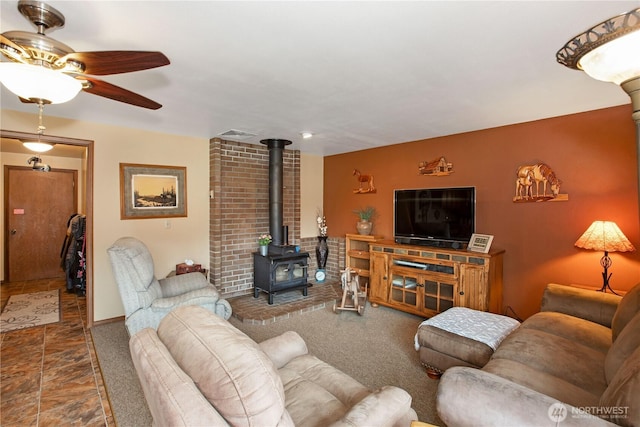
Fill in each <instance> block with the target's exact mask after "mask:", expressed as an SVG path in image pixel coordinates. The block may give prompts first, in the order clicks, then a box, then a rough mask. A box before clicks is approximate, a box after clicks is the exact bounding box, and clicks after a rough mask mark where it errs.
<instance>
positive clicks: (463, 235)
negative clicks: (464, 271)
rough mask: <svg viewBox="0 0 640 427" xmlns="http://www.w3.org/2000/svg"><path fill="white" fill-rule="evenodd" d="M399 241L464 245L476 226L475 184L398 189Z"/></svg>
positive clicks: (395, 220)
mask: <svg viewBox="0 0 640 427" xmlns="http://www.w3.org/2000/svg"><path fill="white" fill-rule="evenodd" d="M393 205H394V208H393V214H394V215H393V224H394V229H393V234H394V239H395V241H396V243H401V244H409V245H425V246H438V247H450V248H463V247H465V246H466V244H467V243H468V242H469V239H470V238H471V235H472V234H473V233H474V232H475V229H476V189H475V187H451V188H422V189H411V190H395V192H394V201H393Z"/></svg>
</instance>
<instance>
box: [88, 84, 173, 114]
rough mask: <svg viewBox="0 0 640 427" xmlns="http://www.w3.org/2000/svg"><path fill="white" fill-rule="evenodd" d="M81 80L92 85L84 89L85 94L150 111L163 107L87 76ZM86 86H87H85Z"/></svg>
mask: <svg viewBox="0 0 640 427" xmlns="http://www.w3.org/2000/svg"><path fill="white" fill-rule="evenodd" d="M80 79H81V80H86V81H88V82H89V83H90V84H89V85H88V86H89V87H86V88H83V90H84V91H85V92H89V93H91V94H93V95H98V96H103V97H105V98H109V99H113V100H115V101H120V102H124V103H125V104H130V105H135V106H137V107H142V108H148V109H150V110H157V109H158V108H160V107H162V105H161V104H158V103H157V102H155V101H152V100H150V99H149V98H145V97H144V96H142V95H138V94H137V93H134V92H131V91H129V90H127V89H123V88H121V87H119V86H116V85H112V84H111V83H107V82H105V81H103V80H98V79H94V78H91V77H87V76H82V77H81V78H80ZM85 86H86V85H85Z"/></svg>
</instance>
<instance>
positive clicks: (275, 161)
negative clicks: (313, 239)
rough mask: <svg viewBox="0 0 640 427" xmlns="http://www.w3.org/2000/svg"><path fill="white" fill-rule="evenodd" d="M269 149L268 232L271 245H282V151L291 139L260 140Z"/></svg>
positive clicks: (283, 242)
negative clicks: (271, 240) (271, 239)
mask: <svg viewBox="0 0 640 427" xmlns="http://www.w3.org/2000/svg"><path fill="white" fill-rule="evenodd" d="M260 143H261V144H264V145H266V146H267V148H268V149H269V234H271V237H272V238H273V242H272V243H273V245H276V246H282V245H283V244H285V243H288V242H285V241H284V239H283V234H284V230H283V224H282V223H283V222H284V218H283V217H284V213H283V212H284V206H283V196H282V193H283V188H284V181H283V178H282V175H283V169H284V168H283V160H282V158H283V152H284V147H285V146H286V145H289V144H291V141H289V140H286V139H263V140H262V141H260Z"/></svg>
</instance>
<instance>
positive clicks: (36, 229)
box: [5, 166, 77, 282]
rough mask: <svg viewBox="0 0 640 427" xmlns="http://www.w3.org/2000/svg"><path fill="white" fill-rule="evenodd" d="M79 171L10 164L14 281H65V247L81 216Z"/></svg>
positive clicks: (10, 270) (10, 269)
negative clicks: (71, 224) (70, 225)
mask: <svg viewBox="0 0 640 427" xmlns="http://www.w3.org/2000/svg"><path fill="white" fill-rule="evenodd" d="M76 181H77V171H74V170H61V169H56V170H52V171H49V172H41V171H35V170H33V169H31V168H24V167H17V166H5V189H6V191H5V207H6V208H5V209H6V211H5V223H6V224H7V228H6V239H7V243H6V246H5V248H6V251H7V256H6V261H7V267H6V275H5V277H6V278H7V279H8V280H9V281H12V282H17V281H26V280H37V279H48V278H55V277H64V272H63V270H62V268H61V267H60V249H61V247H62V244H63V242H64V239H65V236H66V233H67V221H68V220H69V217H71V215H72V214H74V213H76V212H77V192H76V190H75V188H76Z"/></svg>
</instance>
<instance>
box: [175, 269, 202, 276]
mask: <svg viewBox="0 0 640 427" xmlns="http://www.w3.org/2000/svg"><path fill="white" fill-rule="evenodd" d="M192 273H195V271H193V272H192ZM200 273H202V274H204V277H207V269H206V268H203V269H202V270H200ZM177 275H178V274H176V271H175V270H171V272H169V274H167V277H173V276H177Z"/></svg>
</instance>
